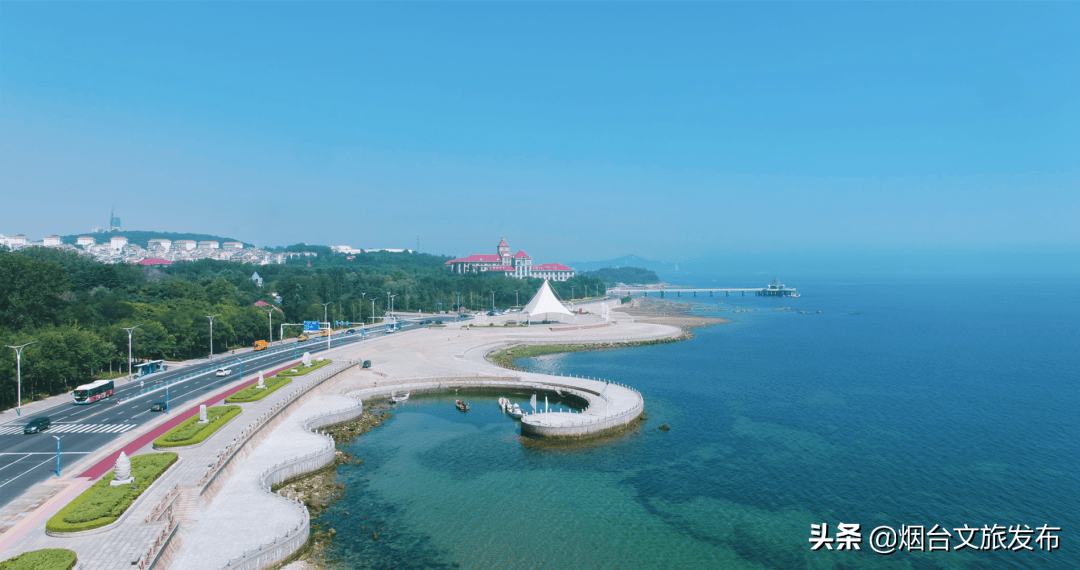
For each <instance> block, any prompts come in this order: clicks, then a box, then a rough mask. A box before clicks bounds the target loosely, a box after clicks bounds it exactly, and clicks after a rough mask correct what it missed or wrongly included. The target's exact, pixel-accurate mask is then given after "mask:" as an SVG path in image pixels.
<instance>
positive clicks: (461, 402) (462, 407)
mask: <svg viewBox="0 0 1080 570" xmlns="http://www.w3.org/2000/svg"><path fill="white" fill-rule="evenodd" d="M454 406H456V407H457V409H459V410H461V411H463V412H467V411H469V404H466V403H465V400H454Z"/></svg>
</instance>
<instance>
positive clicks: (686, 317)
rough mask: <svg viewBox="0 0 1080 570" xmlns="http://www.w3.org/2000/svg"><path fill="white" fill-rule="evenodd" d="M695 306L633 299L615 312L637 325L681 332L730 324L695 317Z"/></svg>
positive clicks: (712, 318)
mask: <svg viewBox="0 0 1080 570" xmlns="http://www.w3.org/2000/svg"><path fill="white" fill-rule="evenodd" d="M697 305H698V304H697V303H685V302H680V301H673V300H668V299H656V298H653V297H635V298H633V299H632V300H631V301H630V303H629V304H625V305H622V306H621V307H618V308H616V309H615V311H617V312H620V313H625V314H627V315H630V316H631V317H634V321H635V322H638V323H653V324H658V325H669V326H673V327H679V328H681V329H683V330H689V329H693V328H697V327H704V326H708V325H715V324H720V323H727V322H731V321H730V319H722V318H718V317H705V316H701V315H695V314H694V312H693V311H694V308H695V307H697Z"/></svg>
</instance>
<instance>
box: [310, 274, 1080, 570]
mask: <svg viewBox="0 0 1080 570" xmlns="http://www.w3.org/2000/svg"><path fill="white" fill-rule="evenodd" d="M770 280H771V279H770ZM766 282H767V281H766ZM685 284H686V285H689V286H707V287H716V286H718V285H717V284H716V283H715V281H714V280H712V279H706V278H702V279H699V280H698V282H690V283H685ZM789 285H794V286H796V287H798V290H799V292H800V293H801V296H800V297H799V298H768V297H754V296H747V297H743V296H713V297H709V296H707V295H699V296H698V297H696V298H695V297H690V296H687V295H684V296H683V297H675V298H673V297H672V296H671V295H669V296H668V297H667V298H668V299H669V300H675V301H678V302H685V303H693V311H694V312H697V313H700V314H702V315H709V316H718V317H724V318H727V319H730V320H731V322H728V323H724V324H717V325H711V326H708V327H703V328H698V329H695V330H693V333H694V338H692V339H690V340H687V341H683V342H677V343H671V344H664V345H656V346H643V347H635V348H626V349H617V350H605V351H597V352H585V353H573V354H562V355H550V356H543V357H538V358H530V359H522V360H521V361H519V363H520V364H521V365H523V366H525V367H526V368H528V369H530V370H534V371H539V372H547V373H552V374H572V375H576V376H588V377H599V378H605V379H609V380H612V381H617V382H621V383H624V384H627V385H630V386H633V387H635V388H637V389H638V390H640V391H641V393H642V395H643V396H644V399H645V408H646V412H647V415H648V419H647V420H645V421H642V422H640V426H639V429H637V430H634V431H630V432H627V433H623V434H620V435H617V436H613V437H610V438H607V439H601V440H596V441H591V442H587V443H584V444H579V445H558V446H553V445H546V444H538V443H536V442H533V441H531V440H523V439H522V438H521V436H520V429H519V428H518V427H517V425H516V424H515V423H514V422H513V421H512V420H511V419H510V418H508V417H507V416H505V415H503V414H502V413H501V412H500V410H499V408H498V406H497V404H496V399H497V398H498V395H490V396H487V395H485V396H469V400H470V403H471V411H469V412H468V413H461V412H458V411H457V410H456V409H454V407H453V405H452V400H453V399H454V395H445V396H430V397H414V398H413V399H411V400H410V401H409V402H408V403H407V404H405V405H401V406H398V407H396V408H395V409H394V410H393V418H392V419H390V420H389V421H388V422H386V424H385V426H383V427H380V428H377V429H375V430H373V431H371V432H370V433H367V434H365V435H363V436H362V437H360V438H358V439H356V440H354V441H353V442H351V443H350V444H348V445H347V449H348V451H349V452H350V453H352V454H354V455H355V456H356V457H357V458H358V459H362V460H363V463H361V464H359V465H347V466H342V467H340V468H339V470H338V477H339V481H340V482H341V483H343V484H344V485H345V488H346V491H345V494H344V498H343V499H342V501H340V502H339V503H337V504H335V505H333V506H332V507H330V508H329V509H328V510H326V511H325V512H324V513H323V514H322V515H320V516H319V517H318V518H317V519H315V520H314V521H313V522H314V523H315V524H320V525H325V527H326V528H333V529H335V530H336V531H337V532H336V537H335V539H334V541H333V543H332V546H331V547H330V548H329V550H328V551H327V561H328V563H329V566H330V567H333V568H377V569H382V568H386V569H389V568H398V569H412V568H416V569H420V568H433V569H442V568H463V569H492V568H515V569H552V570H565V569H582V570H587V569H636V568H645V569H651V568H657V569H660V568H671V569H698V568H700V569H727V568H730V569H783V570H799V569H815V570H818V569H863V568H865V569H878V568H882V569H983V568H991V569H999V568H1000V569H1028V568H1035V569H1044V568H1045V569H1063V570H1064V569H1075V568H1080V477H1078V473H1080V443H1078V437H1077V436H1078V434H1080V385H1078V381H1080V302H1078V295H1077V293H1078V291H1080V289H1078V286H1080V279H1076V278H1061V279H1049V278H1047V279H1023V278H1008V279H1002V278H990V277H979V278H975V277H970V278H967V277H956V278H941V277H934V278H918V277H909V278H898V277H858V278H853V279H836V278H818V279H813V278H807V279H805V280H803V281H802V282H800V283H792V284H789ZM785 307H790V308H791V309H792V310H778V309H782V308H785ZM800 311H802V312H800ZM516 399H518V400H521V403H522V404H523V405H525V404H526V402H525V399H524V398H522V397H520V396H517V397H516ZM661 425H667V426H669V428H670V429H669V430H667V431H664V430H660V429H659V427H660V426H661ZM373 532H374V533H377V534H378V539H377V540H376V539H375V537H374V536H373V534H372V533H373Z"/></svg>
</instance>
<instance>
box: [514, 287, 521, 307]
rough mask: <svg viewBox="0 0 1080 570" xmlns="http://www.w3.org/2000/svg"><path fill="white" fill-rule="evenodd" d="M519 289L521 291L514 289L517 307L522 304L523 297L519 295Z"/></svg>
mask: <svg viewBox="0 0 1080 570" xmlns="http://www.w3.org/2000/svg"><path fill="white" fill-rule="evenodd" d="M518 291H520V289H514V306H515V307H520V306H521V297H520V296H518Z"/></svg>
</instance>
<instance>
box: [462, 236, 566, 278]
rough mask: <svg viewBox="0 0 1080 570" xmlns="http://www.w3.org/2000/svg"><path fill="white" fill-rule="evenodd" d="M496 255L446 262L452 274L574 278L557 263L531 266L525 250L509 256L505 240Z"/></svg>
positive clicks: (500, 243) (497, 249)
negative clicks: (492, 273) (494, 273)
mask: <svg viewBox="0 0 1080 570" xmlns="http://www.w3.org/2000/svg"><path fill="white" fill-rule="evenodd" d="M495 251H496V253H494V254H487V253H476V254H473V255H470V256H468V257H462V258H459V259H451V260H450V261H447V262H446V266H447V267H449V268H450V271H451V272H452V273H480V272H485V271H494V272H498V273H501V274H503V275H506V276H507V277H516V278H518V279H525V278H526V277H540V278H544V279H551V280H552V281H566V280H567V279H569V278H571V277H573V276H574V270H573V269H571V268H569V267H567V266H565V265H561V264H558V263H545V264H543V265H533V264H532V258H531V257H529V254H527V253H525V250H518V252H517V253H515V254H513V255H511V254H510V244H508V243H506V238H503V239H502V241H500V242H499V245H498V246H497V248H496V250H495Z"/></svg>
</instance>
